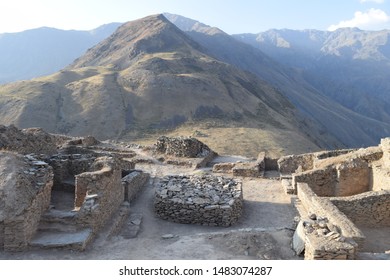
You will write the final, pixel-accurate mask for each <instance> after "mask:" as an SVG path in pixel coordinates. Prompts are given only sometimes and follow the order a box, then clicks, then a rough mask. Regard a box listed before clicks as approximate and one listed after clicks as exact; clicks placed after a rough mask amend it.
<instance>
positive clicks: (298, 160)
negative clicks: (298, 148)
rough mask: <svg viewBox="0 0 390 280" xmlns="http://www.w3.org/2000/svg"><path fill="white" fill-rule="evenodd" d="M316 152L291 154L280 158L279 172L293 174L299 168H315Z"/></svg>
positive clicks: (302, 169) (304, 169)
mask: <svg viewBox="0 0 390 280" xmlns="http://www.w3.org/2000/svg"><path fill="white" fill-rule="evenodd" d="M314 157H315V155H314V154H301V155H289V156H284V157H281V158H280V159H279V160H278V167H279V172H280V173H281V174H292V173H294V172H295V171H296V170H297V169H298V168H301V171H306V170H310V169H313V161H314Z"/></svg>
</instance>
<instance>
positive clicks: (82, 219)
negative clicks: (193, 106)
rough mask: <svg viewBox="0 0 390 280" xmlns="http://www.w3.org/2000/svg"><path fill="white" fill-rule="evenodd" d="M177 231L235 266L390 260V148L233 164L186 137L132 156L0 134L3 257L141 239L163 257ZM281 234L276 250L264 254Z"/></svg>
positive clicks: (85, 144)
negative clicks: (226, 254) (240, 261)
mask: <svg viewBox="0 0 390 280" xmlns="http://www.w3.org/2000/svg"><path fill="white" fill-rule="evenodd" d="M279 190H280V191H279ZM262 195H267V196H268V197H270V199H269V200H262V197H261V196H262ZM140 199H142V200H140ZM148 211H149V212H148ZM148 213H152V215H151V216H149V214H148ZM143 220H145V223H146V224H145V226H144V225H143ZM154 224H156V225H155V227H154ZM148 226H149V227H152V229H149V232H148V230H147V227H148ZM186 227H187V228H186ZM163 229H172V234H165V235H164V233H166V232H163ZM174 229H180V230H181V232H183V234H184V233H186V234H188V236H183V238H184V239H183V240H186V241H185V242H184V241H181V242H180V244H181V245H180V246H184V247H180V248H182V249H184V248H185V246H186V245H187V244H188V238H192V239H193V240H199V238H200V239H201V240H203V241H202V242H213V240H215V241H214V242H217V240H219V241H218V242H219V243H218V242H217V243H215V244H214V245H213V246H217V245H218V244H219V245H218V246H222V245H220V244H225V245H223V246H222V247H218V246H217V247H213V248H221V250H224V246H225V247H226V246H227V247H229V246H230V247H229V248H236V251H235V253H234V254H236V255H233V258H234V256H239V254H241V255H242V256H244V257H245V258H249V259H250V258H252V259H256V258H263V259H272V258H275V259H279V258H284V259H289V258H293V259H336V260H341V259H343V260H344V259H376V258H378V259H390V258H389V255H390V237H389V236H390V234H389V233H390V138H385V139H382V140H381V143H380V144H379V145H378V146H376V147H369V148H362V149H346V150H335V151H321V152H315V153H307V154H300V155H289V156H284V157H281V158H270V157H268V155H267V153H266V152H260V153H259V154H258V156H257V158H253V159H244V158H240V159H236V158H234V157H230V156H229V157H224V156H219V155H218V154H217V153H216V152H214V151H212V150H211V149H210V148H209V147H208V146H207V145H205V144H204V143H202V142H200V141H199V140H197V139H195V138H193V137H172V138H170V137H166V136H163V137H160V138H158V139H157V142H156V143H155V144H154V145H151V146H140V145H137V144H129V143H124V142H115V141H104V142H100V141H98V140H96V139H95V138H94V137H92V136H87V137H68V136H64V135H55V134H49V133H46V132H45V131H43V130H41V129H39V128H30V129H23V130H20V129H18V128H16V127H14V126H8V127H7V126H0V256H1V254H7V252H9V253H12V254H13V255H12V257H18V256H19V255H18V254H20V256H21V258H23V256H24V255H23V254H24V252H29V251H31V250H35V251H34V252H38V253H37V254H39V252H43V251H48V250H49V251H50V250H53V249H54V248H57V250H58V249H60V250H61V251H60V252H65V251H69V250H72V251H78V252H86V254H87V253H88V251H90V250H93V247H94V243H95V242H96V240H98V239H104V240H111V241H110V242H111V243H112V242H114V243H115V242H121V240H137V238H138V239H140V238H142V236H144V235H145V238H147V240H148V242H155V243H153V244H157V245H153V246H160V244H162V245H161V246H167V245H164V244H165V243H161V242H167V241H165V240H166V239H169V240H171V241H169V242H171V243H172V242H176V241H177V242H179V238H180V237H178V235H176V234H175V232H174ZM191 231H196V232H198V233H199V234H193V235H191V234H190V232H191ZM153 234H154V235H153ZM272 234H274V235H272ZM282 234H283V236H284V237H283V238H287V239H288V242H287V243H284V244H285V245H283V246H285V248H279V247H280V245H277V244H276V243H275V244H276V245H275V244H273V243H272V242H277V240H276V239H275V238H276V237H275V236H279V237H280V235H282ZM156 236H159V237H156ZM161 236H162V237H161ZM230 236H231V239H229V240H232V241H229V242H230V243H224V242H227V241H226V240H228V238H230ZM270 236H273V237H272V238H271V237H270ZM175 238H176V239H175ZM203 238H205V239H203ZM245 238H246V239H245ZM244 239H245V242H246V243H245V242H244V241H243V240H244ZM145 240H146V239H145ZM152 240H153V241H152ZM240 240H241V241H240ZM129 242H131V241H129ZM134 242H136V241H134ZM243 242H244V243H243ZM267 242H268V243H267ZM171 243H170V244H171ZM101 244H103V243H101ZM104 244H106V243H104ZM118 244H121V243H118ZM126 244H130V245H131V246H136V245H135V244H137V243H126ZM132 244H133V245H132ZM172 244H176V243H172ZM177 244H179V243H177ZM216 244H217V245H216ZM226 244H229V245H226ZM240 244H241V245H240ZM272 244H273V245H272ZM102 246H103V245H101V247H99V248H103V247H102ZM177 246H179V245H177ZM210 246H211V245H210ZM267 248H268V249H267ZM270 248H271V249H270ZM124 249H125V248H124ZM133 249H134V248H133ZM142 249H143V248H140V249H139V250H142ZM143 250H146V249H143ZM267 250H268V251H267ZM272 250H273V251H272ZM184 251H186V250H185V249H184ZM271 251H272V252H273V253H270V252H271ZM167 252H169V250H167ZM275 252H276V253H275ZM283 252H284V253H283ZM286 252H287V253H286ZM290 252H291V253H290ZM282 253H283V254H284V255H283V254H282ZM58 254H60V253H58ZM127 254H130V255H131V254H132V252H131V250H130V251H129V252H128V253H127ZM288 254H290V255H288ZM241 255H240V256H241ZM4 256H8V255H4ZM154 256H155V257H156V258H157V257H158V255H154ZM135 257H136V256H135ZM192 257H193V256H192ZM218 257H220V256H219V255H218ZM59 258H61V255H60V256H59Z"/></svg>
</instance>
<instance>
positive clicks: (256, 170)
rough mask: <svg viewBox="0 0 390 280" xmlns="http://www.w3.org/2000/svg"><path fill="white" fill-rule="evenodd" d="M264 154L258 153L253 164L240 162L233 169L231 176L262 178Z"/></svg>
mask: <svg viewBox="0 0 390 280" xmlns="http://www.w3.org/2000/svg"><path fill="white" fill-rule="evenodd" d="M264 158H265V153H264V152H261V153H259V155H258V157H257V160H256V161H255V162H240V163H236V164H235V166H234V167H233V169H232V171H233V176H242V177H263V176H264V171H265V160H264Z"/></svg>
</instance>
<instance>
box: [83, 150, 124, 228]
mask: <svg viewBox="0 0 390 280" xmlns="http://www.w3.org/2000/svg"><path fill="white" fill-rule="evenodd" d="M92 170H96V171H91V172H85V173H81V174H79V175H76V199H75V201H76V207H77V206H80V210H79V215H78V221H77V222H78V223H80V224H82V225H83V226H90V227H91V228H92V230H93V231H94V232H97V231H98V230H100V229H101V228H102V227H103V226H104V224H105V223H106V222H107V221H108V220H109V219H110V217H111V216H112V215H113V214H114V213H115V212H116V211H117V210H118V209H119V207H120V205H121V203H122V202H123V201H124V191H123V187H122V184H121V178H122V177H121V175H122V172H121V169H120V168H119V163H118V162H116V161H115V160H114V159H113V158H107V157H102V158H98V159H96V161H95V163H94V166H93V168H92Z"/></svg>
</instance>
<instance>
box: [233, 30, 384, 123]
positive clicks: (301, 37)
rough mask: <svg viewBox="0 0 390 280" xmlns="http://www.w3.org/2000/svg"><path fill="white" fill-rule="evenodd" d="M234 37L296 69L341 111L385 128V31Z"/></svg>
mask: <svg viewBox="0 0 390 280" xmlns="http://www.w3.org/2000/svg"><path fill="white" fill-rule="evenodd" d="M235 38H237V39H239V40H242V41H243V42H246V43H248V44H251V45H252V46H255V47H257V48H259V49H260V50H262V51H263V52H264V53H266V54H268V55H269V56H270V57H272V58H273V59H275V60H277V61H278V62H279V63H281V64H284V65H286V66H289V67H294V68H297V69H300V71H302V73H303V77H304V78H305V80H306V81H308V82H309V83H310V84H311V85H312V86H314V87H315V88H317V89H318V90H319V91H320V92H322V93H323V94H324V95H326V96H327V97H330V98H332V99H333V100H335V101H337V102H338V103H340V104H342V105H343V106H345V107H347V108H349V109H351V110H353V111H355V112H357V113H359V114H362V115H364V116H367V117H369V118H373V119H376V120H379V121H381V122H385V123H390V31H389V30H382V31H363V30H359V29H357V28H343V29H338V30H336V31H334V32H327V31H317V30H303V31H296V30H288V29H283V30H270V31H267V32H263V33H259V34H239V35H235Z"/></svg>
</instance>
